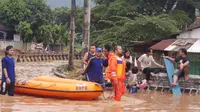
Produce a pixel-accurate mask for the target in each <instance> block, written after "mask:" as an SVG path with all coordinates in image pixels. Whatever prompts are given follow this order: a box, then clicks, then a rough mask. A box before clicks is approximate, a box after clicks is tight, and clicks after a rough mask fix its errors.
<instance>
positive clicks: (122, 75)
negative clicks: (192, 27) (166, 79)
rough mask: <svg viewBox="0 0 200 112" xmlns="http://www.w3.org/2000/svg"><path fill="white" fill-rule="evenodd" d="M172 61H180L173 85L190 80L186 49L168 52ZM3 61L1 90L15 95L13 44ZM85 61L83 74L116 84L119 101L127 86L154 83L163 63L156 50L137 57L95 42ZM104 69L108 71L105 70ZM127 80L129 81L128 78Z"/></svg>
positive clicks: (114, 85) (0, 91) (100, 82)
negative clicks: (141, 75) (172, 54)
mask: <svg viewBox="0 0 200 112" xmlns="http://www.w3.org/2000/svg"><path fill="white" fill-rule="evenodd" d="M164 58H167V59H169V60H171V61H173V62H177V63H178V66H177V69H176V70H175V72H174V76H173V78H174V81H173V83H171V84H170V85H171V86H176V83H177V81H178V79H179V78H180V77H184V78H185V80H188V79H189V77H188V74H189V68H188V66H189V64H190V60H189V58H188V57H187V50H186V49H184V48H181V49H180V50H179V56H178V57H177V58H172V57H169V56H165V57H164ZM1 62H2V81H1V89H0V93H1V94H3V95H5V94H8V95H9V96H14V87H15V61H14V58H13V46H7V47H6V50H5V56H4V57H3V58H2V60H1ZM83 63H84V64H85V67H84V71H83V73H82V74H83V75H84V76H85V78H86V80H87V81H91V82H96V83H99V84H101V85H102V87H103V88H104V87H105V82H110V83H111V84H112V86H113V88H114V91H115V92H114V93H115V96H114V99H115V100H116V101H120V100H121V96H122V95H123V94H124V93H125V90H126V86H125V85H128V86H129V87H130V88H131V87H133V86H134V87H138V88H141V89H143V88H145V87H146V84H147V83H152V82H153V81H152V80H151V79H150V76H155V75H156V74H157V73H159V72H160V71H161V70H162V69H163V68H164V66H163V65H160V64H158V63H157V62H156V61H155V60H154V58H153V50H152V49H147V50H146V53H145V54H143V55H141V56H140V57H139V58H138V59H136V58H134V57H132V56H131V52H130V51H129V50H125V52H123V50H122V47H121V46H115V47H114V48H113V49H112V48H111V46H109V45H105V46H104V47H103V49H102V48H100V47H98V48H96V46H95V45H94V44H92V45H90V49H89V51H88V52H87V53H85V55H84V57H83ZM153 64H154V65H156V66H157V67H158V68H153V67H152V65H153ZM138 72H142V73H144V74H145V75H146V78H145V79H143V80H141V81H138V80H137V75H138ZM103 73H105V75H104V74H103ZM126 80H128V81H127V82H128V83H127V84H125V81H126Z"/></svg>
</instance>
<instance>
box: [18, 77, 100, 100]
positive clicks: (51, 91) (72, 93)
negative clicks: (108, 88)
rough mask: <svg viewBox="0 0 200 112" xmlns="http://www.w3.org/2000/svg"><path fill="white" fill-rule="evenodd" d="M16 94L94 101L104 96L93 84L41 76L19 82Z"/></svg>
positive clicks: (97, 85)
mask: <svg viewBox="0 0 200 112" xmlns="http://www.w3.org/2000/svg"><path fill="white" fill-rule="evenodd" d="M15 92H16V93H19V94H27V95H35V96H41V97H53V98H66V99H72V100H94V99H95V98H97V97H99V96H100V95H101V94H102V92H103V89H102V87H101V85H99V84H97V83H93V82H86V81H78V80H71V79H62V78H57V77H48V76H39V77H36V78H34V79H33V80H28V81H18V82H17V83H16V85H15Z"/></svg>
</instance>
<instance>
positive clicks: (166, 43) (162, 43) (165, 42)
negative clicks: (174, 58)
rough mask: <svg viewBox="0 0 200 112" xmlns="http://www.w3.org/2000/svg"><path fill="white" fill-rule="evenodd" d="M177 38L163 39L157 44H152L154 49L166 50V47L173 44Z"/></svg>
mask: <svg viewBox="0 0 200 112" xmlns="http://www.w3.org/2000/svg"><path fill="white" fill-rule="evenodd" d="M174 41H176V39H167V40H162V41H160V42H158V43H156V44H155V45H153V46H151V48H152V49H153V50H159V51H164V49H165V48H167V47H168V46H169V45H171V44H172V43H173V42H174Z"/></svg>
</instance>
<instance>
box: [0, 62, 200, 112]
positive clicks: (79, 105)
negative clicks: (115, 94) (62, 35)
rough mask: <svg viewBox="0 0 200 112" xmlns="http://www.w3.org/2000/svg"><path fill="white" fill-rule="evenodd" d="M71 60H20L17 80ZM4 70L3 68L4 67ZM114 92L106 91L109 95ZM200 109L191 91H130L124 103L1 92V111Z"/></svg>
mask: <svg viewBox="0 0 200 112" xmlns="http://www.w3.org/2000/svg"><path fill="white" fill-rule="evenodd" d="M63 64H67V61H55V62H35V63H27V62H26V63H16V73H17V74H16V75H17V79H31V78H33V77H36V76H39V75H41V74H43V75H53V73H52V69H55V68H56V67H57V66H60V65H63ZM0 72H1V70H0ZM110 93H111V92H110V91H108V92H106V93H105V97H108V96H109V94H110ZM135 111H136V112H200V95H194V94H193V95H189V94H187V93H185V94H183V95H182V96H180V97H175V96H173V95H172V94H170V93H168V92H164V93H162V92H159V91H158V92H154V91H142V92H138V93H136V94H135V95H132V94H129V93H126V94H125V95H124V96H123V98H122V101H121V102H115V101H113V100H111V99H109V100H103V97H102V96H100V98H99V99H98V100H94V101H71V100H67V99H53V98H41V97H33V96H26V95H15V96H14V97H8V96H7V95H0V112H135Z"/></svg>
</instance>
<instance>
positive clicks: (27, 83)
mask: <svg viewBox="0 0 200 112" xmlns="http://www.w3.org/2000/svg"><path fill="white" fill-rule="evenodd" d="M19 82H20V80H19V81H18V82H17V83H19ZM30 84H31V82H28V81H23V82H22V85H28V86H31V87H37V86H40V87H41V86H42V83H39V84H36V85H34V84H33V83H32V85H30ZM55 85H56V83H54V84H51V85H49V86H47V87H43V88H41V89H46V88H49V87H51V86H55Z"/></svg>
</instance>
